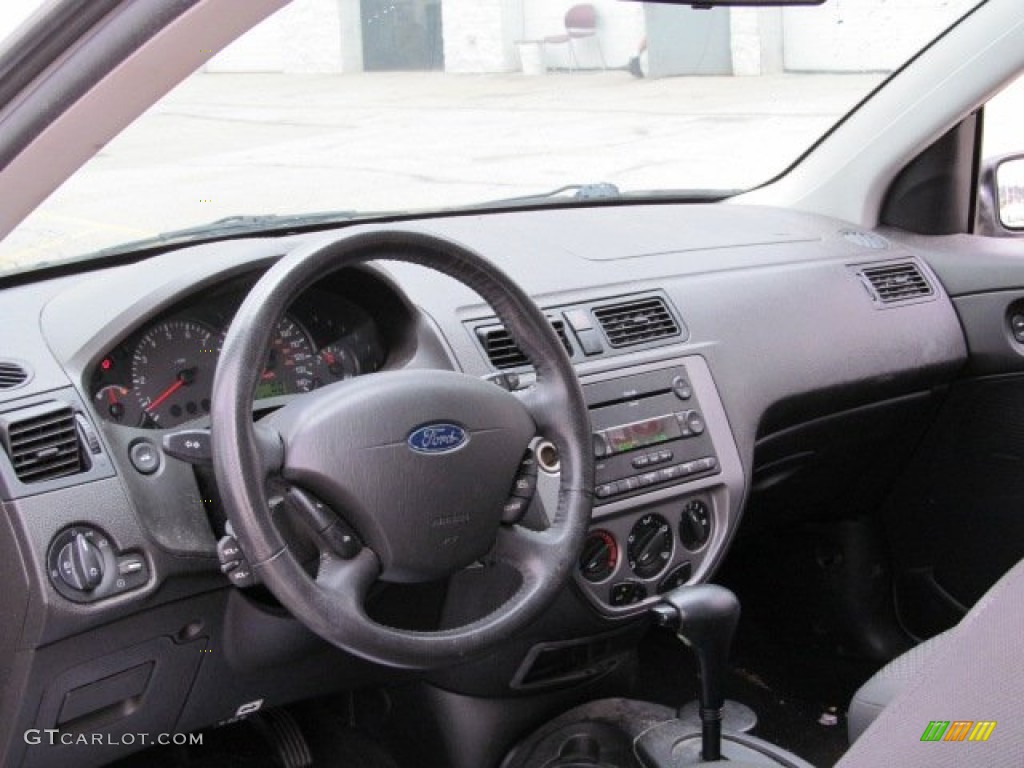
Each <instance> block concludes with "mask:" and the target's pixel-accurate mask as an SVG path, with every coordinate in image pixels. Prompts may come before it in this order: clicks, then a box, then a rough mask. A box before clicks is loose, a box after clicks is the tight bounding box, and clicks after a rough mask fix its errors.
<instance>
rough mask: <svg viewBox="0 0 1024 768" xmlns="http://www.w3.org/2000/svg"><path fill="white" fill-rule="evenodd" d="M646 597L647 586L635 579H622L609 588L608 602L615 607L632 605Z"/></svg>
mask: <svg viewBox="0 0 1024 768" xmlns="http://www.w3.org/2000/svg"><path fill="white" fill-rule="evenodd" d="M645 599H647V587H645V586H644V585H643V584H639V583H638V582H635V581H623V582H620V583H619V584H616V585H615V586H614V587H612V588H611V592H609V594H608V602H609V603H611V605H612V606H614V607H616V608H621V607H622V606H625V605H633V604H635V603H639V602H642V601H643V600H645Z"/></svg>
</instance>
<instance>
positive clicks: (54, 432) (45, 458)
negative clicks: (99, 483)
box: [0, 402, 83, 483]
mask: <svg viewBox="0 0 1024 768" xmlns="http://www.w3.org/2000/svg"><path fill="white" fill-rule="evenodd" d="M0 440H2V441H3V446H4V448H5V449H6V451H7V455H8V456H9V457H10V459H11V464H12V465H13V466H14V474H15V475H17V477H18V479H19V480H20V481H21V482H23V483H40V482H43V481H44V480H53V479H55V478H58V477H64V476H65V475H74V474H78V473H79V472H81V471H82V469H83V466H82V455H81V448H80V446H79V442H78V430H77V429H76V428H75V414H74V411H73V410H72V409H71V406H69V405H67V404H66V403H60V402H49V403H40V404H39V405H34V406H31V407H29V408H22V409H19V410H17V411H11V412H8V413H4V414H0Z"/></svg>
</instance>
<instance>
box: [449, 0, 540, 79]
mask: <svg viewBox="0 0 1024 768" xmlns="http://www.w3.org/2000/svg"><path fill="white" fill-rule="evenodd" d="M441 15H442V22H441V23H442V28H443V35H444V68H445V70H446V71H448V72H465V73H482V72H511V71H514V70H516V69H518V68H519V59H518V58H517V55H516V48H515V43H516V41H518V40H521V39H522V37H523V0H442V2H441Z"/></svg>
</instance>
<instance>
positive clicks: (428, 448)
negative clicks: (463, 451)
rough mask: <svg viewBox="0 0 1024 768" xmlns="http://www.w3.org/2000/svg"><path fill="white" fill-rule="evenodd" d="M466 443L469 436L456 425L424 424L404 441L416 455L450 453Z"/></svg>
mask: <svg viewBox="0 0 1024 768" xmlns="http://www.w3.org/2000/svg"><path fill="white" fill-rule="evenodd" d="M468 441H469V434H468V433H467V432H466V430H464V429H463V428H462V427H460V426H458V425H457V424H424V425H423V426H422V427H420V428H419V429H415V430H413V431H412V433H411V434H410V435H409V437H408V439H407V440H406V442H407V443H409V447H410V448H412V449H413V450H414V451H416V452H417V453H450V452H451V451H454V450H457V449H459V448H461V447H462V446H463V445H465V444H466V443H467V442H468Z"/></svg>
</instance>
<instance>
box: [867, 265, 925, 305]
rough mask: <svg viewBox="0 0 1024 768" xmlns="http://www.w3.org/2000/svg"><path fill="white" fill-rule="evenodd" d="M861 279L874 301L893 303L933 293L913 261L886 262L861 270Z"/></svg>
mask: <svg viewBox="0 0 1024 768" xmlns="http://www.w3.org/2000/svg"><path fill="white" fill-rule="evenodd" d="M860 276H861V279H863V280H864V283H865V285H866V286H867V287H868V290H869V291H870V292H871V296H872V297H873V298H874V299H875V301H877V302H879V303H881V304H895V303H897V302H901V301H910V300H912V299H920V298H923V297H926V296H931V295H932V294H934V290H933V289H932V287H931V285H930V284H929V283H928V280H927V278H925V276H924V275H923V274H922V273H921V270H920V269H919V268H918V266H917V265H916V264H914V263H913V262H906V263H903V264H887V265H885V266H881V267H868V268H866V269H863V270H861V272H860Z"/></svg>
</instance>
